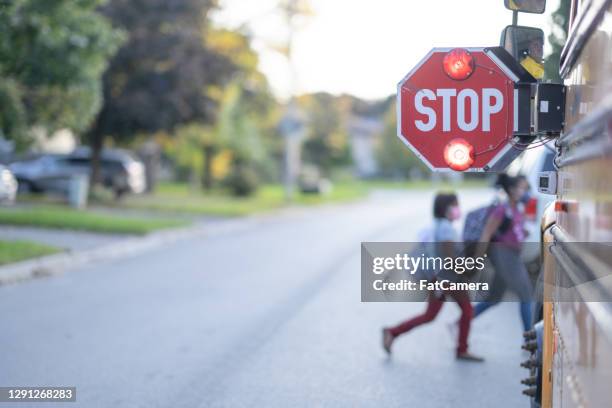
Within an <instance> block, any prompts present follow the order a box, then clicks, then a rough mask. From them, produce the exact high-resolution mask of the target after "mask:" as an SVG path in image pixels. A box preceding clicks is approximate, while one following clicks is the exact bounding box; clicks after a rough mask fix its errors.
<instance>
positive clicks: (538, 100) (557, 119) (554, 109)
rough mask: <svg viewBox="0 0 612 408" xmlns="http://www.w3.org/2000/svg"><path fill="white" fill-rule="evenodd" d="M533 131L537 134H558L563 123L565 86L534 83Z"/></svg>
mask: <svg viewBox="0 0 612 408" xmlns="http://www.w3.org/2000/svg"><path fill="white" fill-rule="evenodd" d="M533 124H534V131H535V133H536V134H539V135H548V136H558V135H559V134H561V131H562V130H563V126H564V125H565V86H564V85H563V84H550V83H538V84H537V85H536V94H535V109H534V112H533Z"/></svg>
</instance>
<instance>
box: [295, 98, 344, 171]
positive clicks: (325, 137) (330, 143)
mask: <svg viewBox="0 0 612 408" xmlns="http://www.w3.org/2000/svg"><path fill="white" fill-rule="evenodd" d="M298 102H299V104H300V106H301V107H302V109H303V110H304V111H305V113H306V116H307V121H308V126H307V133H306V139H305V141H304V145H303V148H302V157H303V160H304V161H305V162H307V163H312V164H315V165H316V166H317V167H318V168H320V169H321V170H323V171H325V172H329V171H330V170H331V168H332V167H334V166H338V165H346V164H349V163H350V150H349V143H348V132H347V122H348V119H349V117H350V114H351V107H352V101H351V100H350V99H349V98H348V97H336V96H333V95H331V94H328V93H324V92H320V93H315V94H309V95H302V96H300V97H299V98H298Z"/></svg>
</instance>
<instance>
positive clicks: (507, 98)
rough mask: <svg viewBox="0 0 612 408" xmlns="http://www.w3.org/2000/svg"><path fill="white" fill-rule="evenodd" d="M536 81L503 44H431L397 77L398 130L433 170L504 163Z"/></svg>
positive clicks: (524, 128) (523, 125)
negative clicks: (492, 45) (419, 58)
mask: <svg viewBox="0 0 612 408" xmlns="http://www.w3.org/2000/svg"><path fill="white" fill-rule="evenodd" d="M534 81H535V80H534V79H533V78H532V77H531V76H530V75H529V74H527V73H526V71H525V70H524V69H523V68H522V67H521V66H520V65H519V64H517V63H516V62H515V61H514V60H513V59H512V58H511V56H510V55H509V54H508V53H507V52H506V51H505V50H503V49H502V48H499V47H494V48H467V49H450V48H434V49H432V50H431V51H430V52H429V53H428V54H427V56H425V58H424V59H423V60H422V61H421V62H420V63H419V64H418V65H417V66H416V67H415V68H414V69H413V70H412V71H410V73H409V74H408V75H406V77H405V78H404V79H403V80H402V81H401V82H400V83H399V84H398V90H397V98H398V101H397V109H398V132H397V133H398V136H399V137H400V139H402V141H403V142H404V143H405V144H406V145H407V146H408V147H410V149H412V151H413V152H414V153H415V154H416V155H417V156H418V157H420V158H421V160H423V161H424V162H425V163H426V164H427V165H428V166H429V167H430V168H431V169H432V170H468V171H487V170H491V169H495V168H496V167H499V166H496V164H497V163H498V162H504V166H505V165H506V164H507V163H506V162H507V160H502V159H503V158H504V157H505V156H507V155H508V152H509V150H511V149H512V148H513V145H514V143H513V141H512V138H513V137H514V136H517V135H521V134H523V135H528V134H529V120H528V116H529V92H530V91H529V84H530V83H532V82H534ZM525 105H526V106H525ZM519 106H523V107H522V108H521V107H519ZM525 109H526V110H525ZM515 150H516V149H515ZM515 155H516V154H515Z"/></svg>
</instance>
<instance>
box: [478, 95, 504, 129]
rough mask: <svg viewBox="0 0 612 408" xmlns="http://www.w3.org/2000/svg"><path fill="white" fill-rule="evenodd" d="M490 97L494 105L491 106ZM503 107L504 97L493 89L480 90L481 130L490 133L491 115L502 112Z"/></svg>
mask: <svg viewBox="0 0 612 408" xmlns="http://www.w3.org/2000/svg"><path fill="white" fill-rule="evenodd" d="M491 97H493V99H495V103H494V104H493V105H491ZM503 106H504V95H502V93H501V92H500V91H499V89H495V88H484V89H483V90H482V130H483V131H485V132H489V131H491V115H493V114H494V113H497V112H499V111H500V110H502V107H503Z"/></svg>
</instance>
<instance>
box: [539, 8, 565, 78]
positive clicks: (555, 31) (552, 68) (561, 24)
mask: <svg viewBox="0 0 612 408" xmlns="http://www.w3.org/2000/svg"><path fill="white" fill-rule="evenodd" d="M569 10H570V0H560V1H559V8H557V10H555V11H554V12H553V13H552V15H551V20H552V21H551V23H552V30H551V33H550V35H549V36H548V42H549V43H550V45H551V47H552V52H551V53H550V54H549V55H548V56H547V57H546V61H545V62H544V79H545V80H551V81H554V82H561V77H560V76H559V63H560V59H561V50H562V49H563V46H564V45H565V41H566V39H567V30H568V28H569Z"/></svg>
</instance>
